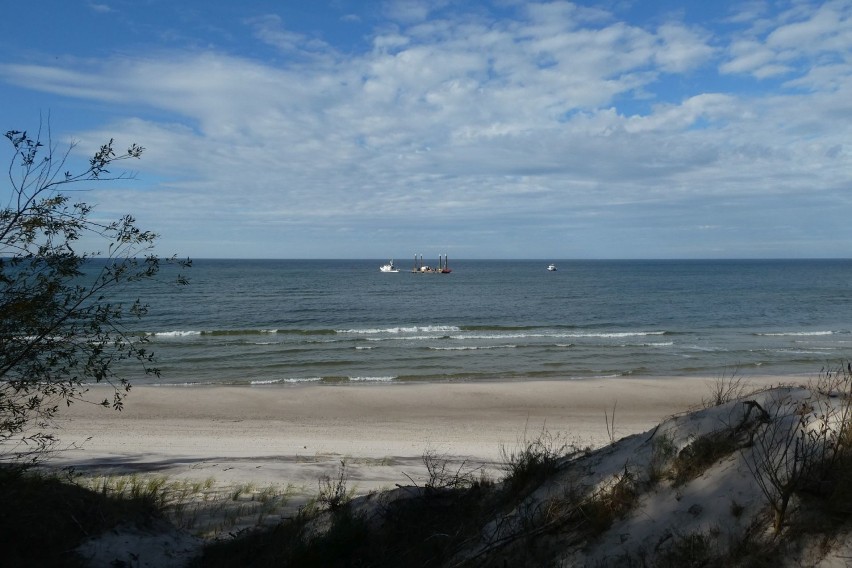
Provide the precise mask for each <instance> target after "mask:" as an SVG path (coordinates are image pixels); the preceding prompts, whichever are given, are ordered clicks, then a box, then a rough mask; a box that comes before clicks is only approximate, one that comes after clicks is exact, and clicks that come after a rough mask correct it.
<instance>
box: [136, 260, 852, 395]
mask: <svg viewBox="0 0 852 568" xmlns="http://www.w3.org/2000/svg"><path fill="white" fill-rule="evenodd" d="M385 262H386V259H384V260H310V261H305V260H286V261H284V260H282V261H274V260H263V261H247V260H236V261H234V260H196V261H195V262H194V265H193V268H192V269H191V270H189V272H188V275H189V277H190V280H191V284H190V285H189V286H187V287H183V288H180V289H176V288H174V287H169V286H154V287H153V288H152V287H150V286H148V287H143V288H140V289H139V290H134V291H132V295H134V297H135V296H136V295H141V296H142V299H143V300H145V301H147V302H148V303H149V304H150V305H151V310H150V313H149V315H148V316H147V317H146V318H145V319H144V320H143V321H142V327H143V330H144V331H145V332H147V333H149V334H150V339H151V347H152V349H153V351H154V352H155V354H156V355H157V358H158V361H159V367H160V368H161V369H162V376H161V377H160V378H159V379H155V378H141V377H133V376H132V375H131V378H132V380H133V381H134V382H135V383H136V384H146V383H158V384H196V383H201V384H210V383H217V384H274V383H281V384H290V383H305V382H339V381H345V382H350V381H392V382H403V381H415V380H420V381H447V380H456V381H461V380H464V381H476V380H525V379H552V380H556V379H577V378H588V377H620V376H667V375H696V376H697V375H701V376H719V375H722V374H728V373H730V372H732V371H733V369H735V368H738V369H739V372H740V374H744V375H753V374H775V373H780V374H799V373H804V374H814V375H815V374H816V373H818V372H819V371H820V369H821V368H822V367H823V366H826V365H832V366H836V365H838V364H840V362H841V361H842V360H845V358H847V357H849V356H850V354H852V351H850V348H852V261H849V260H803V261H789V260H778V261H775V260H772V261H561V262H560V261H557V265H558V267H559V270H558V271H557V272H548V271H547V270H546V269H545V268H546V266H547V264H548V262H545V261H517V260H498V261H486V260H458V261H455V260H452V259H451V260H450V266H451V268H453V272H452V273H451V274H412V273H411V272H410V270H411V265H412V264H413V261H412V260H408V261H407V262H405V261H401V260H400V259H397V261H396V264H397V266H398V267H400V268H401V271H400V272H399V273H381V272H380V271H379V270H378V268H379V265H380V264H384V263H385Z"/></svg>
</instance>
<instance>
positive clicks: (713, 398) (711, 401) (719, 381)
mask: <svg viewBox="0 0 852 568" xmlns="http://www.w3.org/2000/svg"><path fill="white" fill-rule="evenodd" d="M708 387H709V390H710V393H709V396H708V398H702V399H701V404H702V406H704V408H711V407H713V406H722V405H723V404H726V403H728V402H731V401H732V400H737V399H739V398H742V397H743V396H745V395H746V394H747V393H748V385H747V384H746V383H745V381H744V380H743V378H742V376H740V373H739V368H738V367H735V368H734V369H733V370H732V371H731V372H730V374H726V373H722V374H721V375H719V376H718V377H716V379H715V380H714V381H713V382H712V383H710V384H709V385H708Z"/></svg>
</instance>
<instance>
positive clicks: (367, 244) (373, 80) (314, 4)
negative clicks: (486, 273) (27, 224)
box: [0, 0, 852, 259]
mask: <svg viewBox="0 0 852 568" xmlns="http://www.w3.org/2000/svg"><path fill="white" fill-rule="evenodd" d="M12 6H14V7H12ZM48 114H49V115H50V124H51V129H52V133H53V137H54V140H57V141H60V142H61V143H62V144H67V143H68V142H70V141H72V140H74V141H77V142H78V146H77V148H76V150H75V151H78V152H79V156H81V157H82V156H84V155H86V154H91V153H92V152H93V151H94V150H95V149H96V148H97V146H98V145H100V144H101V143H103V142H104V141H106V140H108V139H110V138H115V139H116V142H117V144H118V145H119V146H127V145H129V144H130V143H133V142H135V143H138V144H140V145H142V146H144V147H145V148H146V149H147V150H146V153H145V155H144V156H143V158H142V160H141V161H139V162H133V164H132V166H133V168H134V169H135V171H136V172H137V178H136V180H134V181H132V182H122V183H115V184H110V185H102V186H97V185H96V186H92V187H91V189H90V191H87V192H86V193H84V194H81V195H82V197H83V198H84V199H85V200H86V201H88V202H90V203H95V204H97V207H98V208H97V214H98V215H101V216H104V217H117V216H119V215H121V214H124V213H131V214H133V215H134V216H135V217H136V218H137V219H138V220H139V223H140V225H142V226H143V227H144V228H146V229H151V230H154V231H156V232H158V233H159V234H160V235H161V237H160V241H159V248H158V252H160V253H161V254H172V253H177V254H178V255H180V256H191V257H194V258H203V257H228V258H390V257H395V258H399V259H401V258H409V257H411V256H412V255H413V254H415V253H420V254H423V255H424V256H425V257H429V258H434V257H437V255H438V254H448V255H449V256H450V257H451V258H541V259H564V258H766V257H850V256H852V254H850V245H851V244H852V0H842V1H828V2H812V1H806V0H802V1H800V0H790V1H778V2H762V1H753V2H749V1H730V2H728V1H724V0H714V1H712V2H709V1H704V0H694V1H691V2H683V1H679V2H675V1H669V0H660V1H647V0H642V1H640V0H611V1H601V2H588V1H584V2H574V3H571V2H516V1H514V0H494V1H491V2H475V1H469V2H462V1H446V0H433V1H419V0H400V1H388V2H381V1H376V2H367V1H355V0H328V1H324V0H315V1H311V2H296V1H272V0H265V1H257V0H245V1H243V2H224V1H219V2H209V1H205V2H200V1H194V0H185V1H174V0H102V1H78V0H45V1H41V2H31V3H21V2H18V3H14V4H12V3H11V2H6V3H5V7H4V9H3V17H2V18H0V128H2V130H3V131H6V130H10V129H18V130H24V129H28V130H34V129H35V128H37V126H38V123H39V118H40V117H46V116H47V115H48ZM4 142H5V140H4ZM8 150H9V147H8V146H4V147H3V151H2V153H0V160H2V163H8V156H10V154H9V153H8ZM6 187H7V186H5V185H3V186H0V191H7V189H6ZM87 189H89V188H87ZM4 201H5V200H4Z"/></svg>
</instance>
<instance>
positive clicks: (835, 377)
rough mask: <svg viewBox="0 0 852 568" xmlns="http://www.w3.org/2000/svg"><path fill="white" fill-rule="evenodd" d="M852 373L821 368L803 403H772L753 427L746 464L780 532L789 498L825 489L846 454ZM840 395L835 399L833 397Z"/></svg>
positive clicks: (786, 399) (785, 400) (777, 531)
mask: <svg viewBox="0 0 852 568" xmlns="http://www.w3.org/2000/svg"><path fill="white" fill-rule="evenodd" d="M850 382H852V381H850V374H849V373H848V371H847V370H844V369H843V368H842V367H841V369H840V370H837V371H829V372H823V373H821V374H820V377H819V378H818V380H817V381H816V383H815V384H813V385H812V386H811V393H812V394H811V396H810V397H809V398H808V399H806V400H803V401H796V400H792V399H790V398H789V397H787V398H784V399H780V400H777V401H774V402H773V404H772V406H771V407H770V409H768V410H767V414H768V415H769V419H768V420H767V421H766V422H765V424H764V425H763V426H762V427H761V428H760V429H758V430H757V431H756V433H755V436H754V439H753V447H752V448H751V451H750V452H749V453H748V454H747V459H746V464H747V466H748V468H749V470H750V472H751V473H752V475H753V476H754V479H755V481H756V482H757V484H758V486H759V487H760V489H761V491H762V492H763V494H764V496H765V497H766V499H767V501H768V502H769V506H770V508H771V509H772V512H773V517H774V519H773V528H774V530H775V532H776V534H777V533H779V532H780V531H781V529H782V526H783V524H784V520H785V516H786V513H787V509H788V506H789V503H790V499H791V498H792V497H793V495H794V494H795V493H796V492H798V491H802V490H809V491H812V492H824V488H825V487H827V486H828V485H830V481H831V479H833V478H836V477H837V474H838V472H837V469H838V464H840V463H845V462H846V460H845V459H843V458H844V457H845V456H847V455H848V454H849V450H850V448H849V444H848V441H849V421H850V417H852V411H851V410H850V398H849V389H850ZM837 399H839V400H838V401H837V402H835V400H837Z"/></svg>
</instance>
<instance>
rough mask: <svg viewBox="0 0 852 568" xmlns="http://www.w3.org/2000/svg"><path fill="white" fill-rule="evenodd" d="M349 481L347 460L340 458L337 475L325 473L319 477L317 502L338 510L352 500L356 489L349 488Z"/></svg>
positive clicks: (332, 509)
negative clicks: (333, 476)
mask: <svg viewBox="0 0 852 568" xmlns="http://www.w3.org/2000/svg"><path fill="white" fill-rule="evenodd" d="M348 481H349V473H348V472H347V471H346V462H345V461H344V460H340V466H339V467H338V468H337V476H336V477H335V478H332V477H331V476H329V475H323V476H321V477H320V478H319V494H318V495H317V502H318V503H319V504H320V505H324V506H325V507H326V508H328V510H330V511H337V510H339V509H341V508H342V507H344V506H345V505H347V504H348V503H349V501H351V500H352V495H353V494H354V490H350V489H347V487H346V484H347V482H348Z"/></svg>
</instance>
